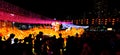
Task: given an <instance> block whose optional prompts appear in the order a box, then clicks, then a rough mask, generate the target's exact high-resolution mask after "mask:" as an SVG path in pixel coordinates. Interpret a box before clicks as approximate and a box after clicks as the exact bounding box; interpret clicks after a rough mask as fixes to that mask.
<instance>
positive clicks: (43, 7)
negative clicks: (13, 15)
mask: <svg viewBox="0 0 120 55" xmlns="http://www.w3.org/2000/svg"><path fill="white" fill-rule="evenodd" d="M5 1H6V2H9V3H12V4H14V5H17V6H19V7H21V8H24V9H26V10H29V11H32V12H34V13H37V14H41V15H44V16H47V17H61V16H80V15H82V14H83V13H84V12H87V11H91V10H93V9H94V8H95V0H79V1H64V0H63V1H62V0H60V1H59V0H57V1H52V0H5ZM119 5H120V3H119V2H118V0H108V2H107V6H108V9H112V8H117V9H120V6H119Z"/></svg>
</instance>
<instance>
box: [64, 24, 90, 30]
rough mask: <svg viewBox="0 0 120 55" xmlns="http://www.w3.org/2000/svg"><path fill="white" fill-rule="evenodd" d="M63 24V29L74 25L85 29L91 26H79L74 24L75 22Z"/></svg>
mask: <svg viewBox="0 0 120 55" xmlns="http://www.w3.org/2000/svg"><path fill="white" fill-rule="evenodd" d="M62 25H63V28H62V29H66V28H72V27H75V28H77V29H78V28H83V29H87V28H89V26H78V25H74V24H62Z"/></svg>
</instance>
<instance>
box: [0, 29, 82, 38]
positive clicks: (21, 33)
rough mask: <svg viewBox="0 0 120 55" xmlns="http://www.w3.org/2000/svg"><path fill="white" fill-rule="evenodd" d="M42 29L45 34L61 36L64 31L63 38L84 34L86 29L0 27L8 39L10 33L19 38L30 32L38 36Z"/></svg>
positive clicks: (3, 35)
mask: <svg viewBox="0 0 120 55" xmlns="http://www.w3.org/2000/svg"><path fill="white" fill-rule="evenodd" d="M40 31H42V32H43V33H44V35H49V36H50V37H51V36H53V35H56V37H57V38H58V37H59V33H62V35H63V38H66V37H67V36H68V35H71V36H74V35H75V34H76V33H78V34H79V36H80V35H82V34H83V32H84V29H82V28H79V29H76V28H72V29H71V30H67V31H66V30H62V31H55V30H54V29H51V28H43V27H39V28H38V27H34V28H32V29H29V30H19V29H18V28H16V27H2V28H0V35H2V37H3V38H4V37H5V38H6V39H8V38H9V35H10V34H11V33H14V34H15V38H18V39H24V38H25V37H27V36H28V35H29V34H34V36H36V35H37V34H38V33H39V32H40Z"/></svg>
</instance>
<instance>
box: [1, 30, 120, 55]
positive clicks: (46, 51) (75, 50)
mask: <svg viewBox="0 0 120 55" xmlns="http://www.w3.org/2000/svg"><path fill="white" fill-rule="evenodd" d="M43 34H44V33H43V32H39V34H37V35H36V36H35V38H32V36H33V35H32V34H28V35H29V36H28V37H25V38H24V39H23V40H24V42H23V43H22V41H23V40H21V39H20V40H19V39H18V38H14V36H15V34H13V33H12V34H10V37H9V38H8V39H5V41H2V37H0V55H120V33H119V32H112V31H110V32H85V33H84V34H83V35H81V37H79V35H78V34H77V33H76V35H75V36H70V35H68V36H67V38H62V34H61V33H60V34H59V38H58V39H57V38H56V36H55V35H54V36H52V37H49V36H48V37H45V36H44V35H43ZM13 39H14V42H12V40H13Z"/></svg>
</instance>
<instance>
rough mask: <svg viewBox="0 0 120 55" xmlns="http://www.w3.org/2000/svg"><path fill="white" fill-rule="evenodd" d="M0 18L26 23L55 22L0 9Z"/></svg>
mask: <svg viewBox="0 0 120 55" xmlns="http://www.w3.org/2000/svg"><path fill="white" fill-rule="evenodd" d="M0 20H3V21H10V22H18V23H27V24H51V23H52V22H55V20H51V19H48V20H46V19H45V20H43V19H42V18H32V17H25V16H20V15H16V14H12V13H7V12H3V11H0ZM58 22H60V23H70V22H61V21H58Z"/></svg>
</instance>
